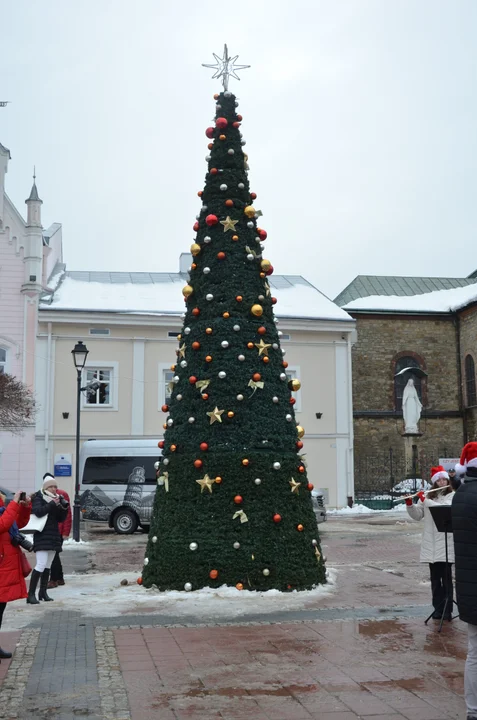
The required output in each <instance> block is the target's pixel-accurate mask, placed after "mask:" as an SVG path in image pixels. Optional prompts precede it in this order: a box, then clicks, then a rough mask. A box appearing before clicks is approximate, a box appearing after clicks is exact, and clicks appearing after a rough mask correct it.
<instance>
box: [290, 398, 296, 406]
mask: <svg viewBox="0 0 477 720" xmlns="http://www.w3.org/2000/svg"><path fill="white" fill-rule="evenodd" d="M289 402H290V405H294V404H295V403H296V400H295V398H292V397H291V398H290V400H289Z"/></svg>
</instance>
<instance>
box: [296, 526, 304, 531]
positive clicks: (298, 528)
mask: <svg viewBox="0 0 477 720" xmlns="http://www.w3.org/2000/svg"><path fill="white" fill-rule="evenodd" d="M296 529H297V530H298V532H303V529H304V528H303V525H301V524H300V525H297V526H296Z"/></svg>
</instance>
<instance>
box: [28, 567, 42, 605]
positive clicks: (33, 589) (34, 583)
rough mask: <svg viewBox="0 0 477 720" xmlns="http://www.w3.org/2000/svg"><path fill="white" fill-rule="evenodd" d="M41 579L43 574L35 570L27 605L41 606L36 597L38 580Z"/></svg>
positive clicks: (32, 575) (31, 579)
mask: <svg viewBox="0 0 477 720" xmlns="http://www.w3.org/2000/svg"><path fill="white" fill-rule="evenodd" d="M40 578H41V573H40V572H38V570H33V571H32V574H31V578H30V588H29V590H28V597H27V603H28V604H29V605H39V604H40V603H39V601H38V600H37V599H36V597H35V593H36V586H37V585H38V580H39V579H40Z"/></svg>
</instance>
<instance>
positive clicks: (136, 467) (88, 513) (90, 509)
mask: <svg viewBox="0 0 477 720" xmlns="http://www.w3.org/2000/svg"><path fill="white" fill-rule="evenodd" d="M160 455H161V451H160V450H159V448H158V447H157V442H156V441H155V440H134V439H131V440H87V441H86V442H85V443H84V444H83V447H82V448H81V452H80V493H81V513H82V517H83V519H84V520H92V521H95V522H107V523H109V527H112V528H114V529H115V530H116V532H117V533H120V534H122V535H129V534H130V533H133V532H135V531H136V530H137V528H138V526H139V525H140V526H141V527H142V528H143V530H145V531H146V530H148V529H149V525H150V522H151V516H152V506H153V502H154V496H155V491H156V487H157V480H156V469H155V467H154V464H155V463H156V462H157V460H159V457H160Z"/></svg>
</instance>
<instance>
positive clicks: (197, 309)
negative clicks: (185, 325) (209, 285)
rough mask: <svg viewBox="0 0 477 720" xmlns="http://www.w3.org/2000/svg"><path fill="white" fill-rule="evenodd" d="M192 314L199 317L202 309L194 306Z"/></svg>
mask: <svg viewBox="0 0 477 720" xmlns="http://www.w3.org/2000/svg"><path fill="white" fill-rule="evenodd" d="M192 315H193V316H194V317H197V316H198V315H200V310H199V308H194V309H193V310H192Z"/></svg>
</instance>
